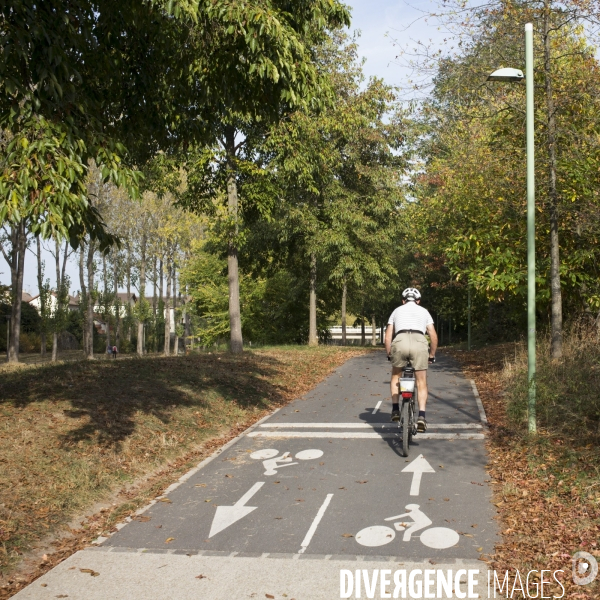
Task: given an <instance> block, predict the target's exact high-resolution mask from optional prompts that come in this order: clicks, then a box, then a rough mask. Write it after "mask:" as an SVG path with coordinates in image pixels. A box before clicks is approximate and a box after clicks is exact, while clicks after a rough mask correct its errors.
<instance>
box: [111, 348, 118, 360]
mask: <svg viewBox="0 0 600 600" xmlns="http://www.w3.org/2000/svg"><path fill="white" fill-rule="evenodd" d="M117 352H118V350H117V347H116V346H113V347H112V357H113V358H117Z"/></svg>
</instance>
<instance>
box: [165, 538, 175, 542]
mask: <svg viewBox="0 0 600 600" xmlns="http://www.w3.org/2000/svg"><path fill="white" fill-rule="evenodd" d="M174 539H175V538H174V537H169V538H167V539H166V540H165V544H170V543H171V542H172V541H173V540H174Z"/></svg>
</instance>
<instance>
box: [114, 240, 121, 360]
mask: <svg viewBox="0 0 600 600" xmlns="http://www.w3.org/2000/svg"><path fill="white" fill-rule="evenodd" d="M118 259H119V255H118V253H117V250H116V249H113V293H114V295H115V298H114V305H115V346H116V347H117V349H119V347H120V344H121V303H120V302H119V297H118V296H117V294H118V292H119V272H118Z"/></svg>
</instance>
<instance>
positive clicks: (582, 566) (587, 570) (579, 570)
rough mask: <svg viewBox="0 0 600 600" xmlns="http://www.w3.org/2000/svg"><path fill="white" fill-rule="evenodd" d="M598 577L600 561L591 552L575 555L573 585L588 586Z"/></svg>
mask: <svg viewBox="0 0 600 600" xmlns="http://www.w3.org/2000/svg"><path fill="white" fill-rule="evenodd" d="M597 576H598V561H597V560H596V559H595V558H594V557H593V556H592V555H591V554H589V552H576V553H575V554H574V555H573V583H576V584H577V585H587V584H588V583H592V581H594V579H596V577H597Z"/></svg>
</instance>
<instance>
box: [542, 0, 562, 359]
mask: <svg viewBox="0 0 600 600" xmlns="http://www.w3.org/2000/svg"><path fill="white" fill-rule="evenodd" d="M550 60H551V47H550V0H545V2H544V75H545V80H546V109H547V111H548V137H547V145H548V195H549V197H550V290H551V309H552V316H551V325H550V329H551V340H552V345H551V354H552V358H555V359H556V358H560V357H561V356H562V293H561V288H560V246H559V238H558V192H557V189H556V118H555V114H554V113H555V108H554V97H553V90H552V74H551V71H550V67H551V64H550Z"/></svg>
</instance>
